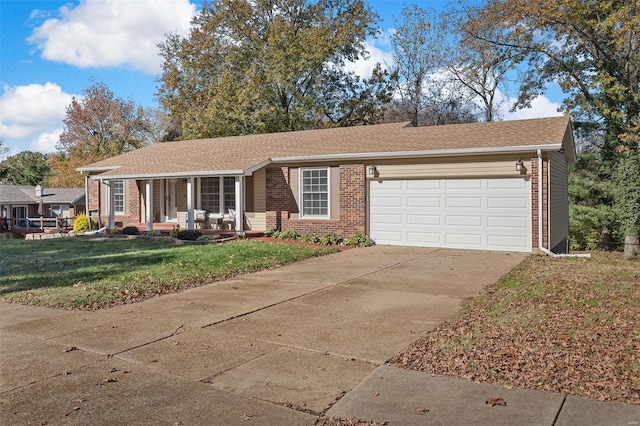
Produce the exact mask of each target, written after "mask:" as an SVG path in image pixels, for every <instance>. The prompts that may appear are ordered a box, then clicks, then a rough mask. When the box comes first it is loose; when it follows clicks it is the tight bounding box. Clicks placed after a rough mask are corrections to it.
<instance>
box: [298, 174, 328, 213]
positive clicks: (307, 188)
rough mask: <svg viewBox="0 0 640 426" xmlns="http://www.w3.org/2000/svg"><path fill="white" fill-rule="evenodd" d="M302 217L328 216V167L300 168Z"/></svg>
mask: <svg viewBox="0 0 640 426" xmlns="http://www.w3.org/2000/svg"><path fill="white" fill-rule="evenodd" d="M300 181H301V182H300V183H301V184H300V188H301V197H300V199H301V200H302V209H301V210H302V216H303V217H322V218H328V217H329V168H322V169H300Z"/></svg>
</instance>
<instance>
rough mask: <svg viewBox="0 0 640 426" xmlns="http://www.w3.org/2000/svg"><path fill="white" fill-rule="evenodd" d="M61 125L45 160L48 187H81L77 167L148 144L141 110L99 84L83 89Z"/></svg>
mask: <svg viewBox="0 0 640 426" xmlns="http://www.w3.org/2000/svg"><path fill="white" fill-rule="evenodd" d="M63 123H64V130H63V132H62V134H61V135H60V141H59V143H58V145H56V148H57V149H58V153H57V154H54V155H51V156H49V159H48V164H49V166H50V167H51V171H52V177H51V185H52V186H58V187H78V186H83V185H84V180H83V178H82V176H81V175H80V173H78V172H76V171H75V169H76V168H77V167H80V166H84V165H86V164H89V163H92V162H95V161H99V160H102V159H105V158H108V157H113V156H115V155H118V154H122V153H124V152H127V151H131V150H134V149H136V148H140V147H142V146H144V145H147V144H148V143H149V122H148V120H147V118H146V117H145V113H144V109H143V108H142V107H141V106H138V105H136V104H135V103H134V102H133V101H132V100H127V101H125V100H123V99H120V98H117V97H116V96H115V95H114V93H113V92H112V91H111V90H110V89H109V88H108V87H107V86H106V85H105V84H103V83H95V84H93V85H91V86H89V87H88V88H86V89H85V90H84V96H83V97H82V98H73V100H72V101H71V104H70V105H69V106H68V107H67V116H66V117H65V119H64V120H63Z"/></svg>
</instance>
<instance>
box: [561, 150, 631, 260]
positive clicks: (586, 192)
mask: <svg viewBox="0 0 640 426" xmlns="http://www.w3.org/2000/svg"><path fill="white" fill-rule="evenodd" d="M608 175H609V173H608V172H607V170H606V169H605V168H604V167H603V164H602V157H601V156H600V155H599V154H598V153H596V152H584V153H582V154H580V155H578V161H577V162H576V164H574V165H573V166H571V168H570V173H569V200H570V205H569V240H570V241H571V249H573V250H584V249H592V250H593V249H599V248H602V243H603V232H609V235H610V238H611V240H612V241H614V242H618V241H620V240H621V239H622V238H623V236H622V235H621V234H620V226H619V222H618V220H617V218H616V213H615V210H614V208H613V204H614V198H615V190H616V187H615V184H614V182H613V181H612V180H611V179H610V178H609V177H608Z"/></svg>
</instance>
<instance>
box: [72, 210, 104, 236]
mask: <svg viewBox="0 0 640 426" xmlns="http://www.w3.org/2000/svg"><path fill="white" fill-rule="evenodd" d="M91 229H93V230H96V229H98V224H97V223H96V221H95V220H93V219H91ZM73 232H74V234H84V233H85V232H89V216H87V215H86V214H84V213H80V214H79V215H78V216H76V218H75V219H74V220H73Z"/></svg>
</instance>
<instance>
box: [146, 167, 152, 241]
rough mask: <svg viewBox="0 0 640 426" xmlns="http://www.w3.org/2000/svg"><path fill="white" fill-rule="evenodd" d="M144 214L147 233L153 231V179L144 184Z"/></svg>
mask: <svg viewBox="0 0 640 426" xmlns="http://www.w3.org/2000/svg"><path fill="white" fill-rule="evenodd" d="M144 189H145V201H146V203H145V207H144V213H145V216H146V222H147V231H153V179H147V182H146V184H145V188H144Z"/></svg>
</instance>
